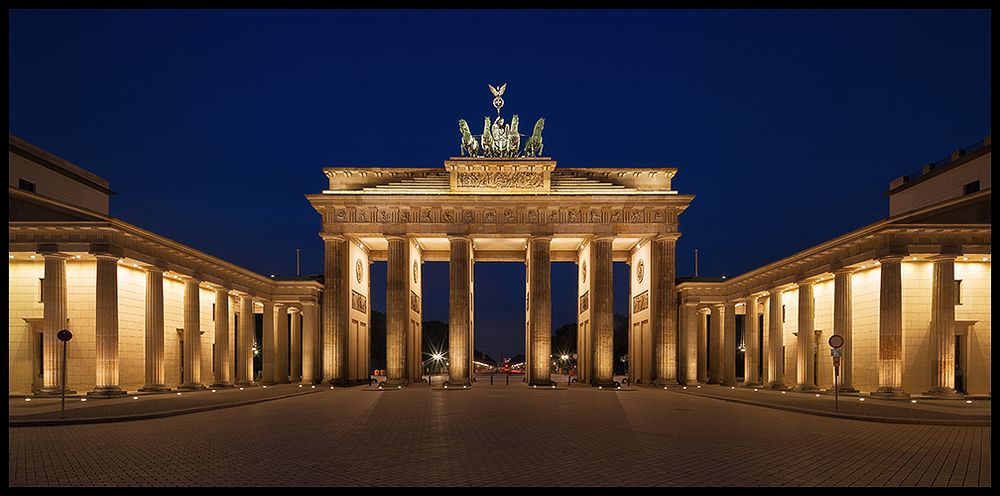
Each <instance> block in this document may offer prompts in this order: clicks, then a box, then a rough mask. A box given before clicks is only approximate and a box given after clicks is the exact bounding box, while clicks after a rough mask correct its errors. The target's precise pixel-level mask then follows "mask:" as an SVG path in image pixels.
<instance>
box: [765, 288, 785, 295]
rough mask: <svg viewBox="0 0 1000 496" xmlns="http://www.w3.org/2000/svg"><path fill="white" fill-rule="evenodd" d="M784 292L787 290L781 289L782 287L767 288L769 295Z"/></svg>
mask: <svg viewBox="0 0 1000 496" xmlns="http://www.w3.org/2000/svg"><path fill="white" fill-rule="evenodd" d="M784 292H785V290H784V289H781V288H771V289H769V290H767V295H768V296H775V295H781V293H784Z"/></svg>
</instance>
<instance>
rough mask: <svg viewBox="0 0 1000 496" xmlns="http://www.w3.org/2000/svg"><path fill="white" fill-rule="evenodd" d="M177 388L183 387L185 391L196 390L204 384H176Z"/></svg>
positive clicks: (203, 387)
mask: <svg viewBox="0 0 1000 496" xmlns="http://www.w3.org/2000/svg"><path fill="white" fill-rule="evenodd" d="M177 389H183V390H185V391H198V390H201V389H205V386H204V385H202V384H181V385H180V386H177Z"/></svg>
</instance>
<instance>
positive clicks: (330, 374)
mask: <svg viewBox="0 0 1000 496" xmlns="http://www.w3.org/2000/svg"><path fill="white" fill-rule="evenodd" d="M323 245H324V258H323V270H324V274H325V277H324V279H323V318H322V319H321V320H322V327H323V330H322V336H320V338H319V341H320V343H321V346H322V349H323V351H322V354H323V379H325V380H328V381H330V383H331V384H346V383H347V382H348V381H349V378H348V376H349V373H348V353H347V346H348V324H349V315H350V311H351V306H350V305H351V301H350V295H351V290H350V280H349V279H348V277H350V273H351V271H350V268H349V267H348V265H349V259H350V254H349V248H350V247H349V246H348V241H347V239H346V238H344V237H343V236H340V235H324V237H323ZM387 323H388V320H387Z"/></svg>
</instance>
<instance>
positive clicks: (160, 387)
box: [139, 384, 170, 393]
mask: <svg viewBox="0 0 1000 496" xmlns="http://www.w3.org/2000/svg"><path fill="white" fill-rule="evenodd" d="M168 391H170V388H168V387H167V386H166V385H164V384H152V385H149V386H143V387H141V388H139V392H140V393H166V392H168Z"/></svg>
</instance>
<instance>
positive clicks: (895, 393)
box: [870, 387, 910, 399]
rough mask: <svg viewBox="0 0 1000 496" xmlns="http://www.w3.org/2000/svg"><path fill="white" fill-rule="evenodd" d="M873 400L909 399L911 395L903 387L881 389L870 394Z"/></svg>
mask: <svg viewBox="0 0 1000 496" xmlns="http://www.w3.org/2000/svg"><path fill="white" fill-rule="evenodd" d="M870 396H871V397H872V398H883V399H900V398H909V397H910V395H909V394H908V393H906V392H904V391H903V388H901V387H880V388H878V389H877V390H875V391H873V392H872V393H870Z"/></svg>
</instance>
